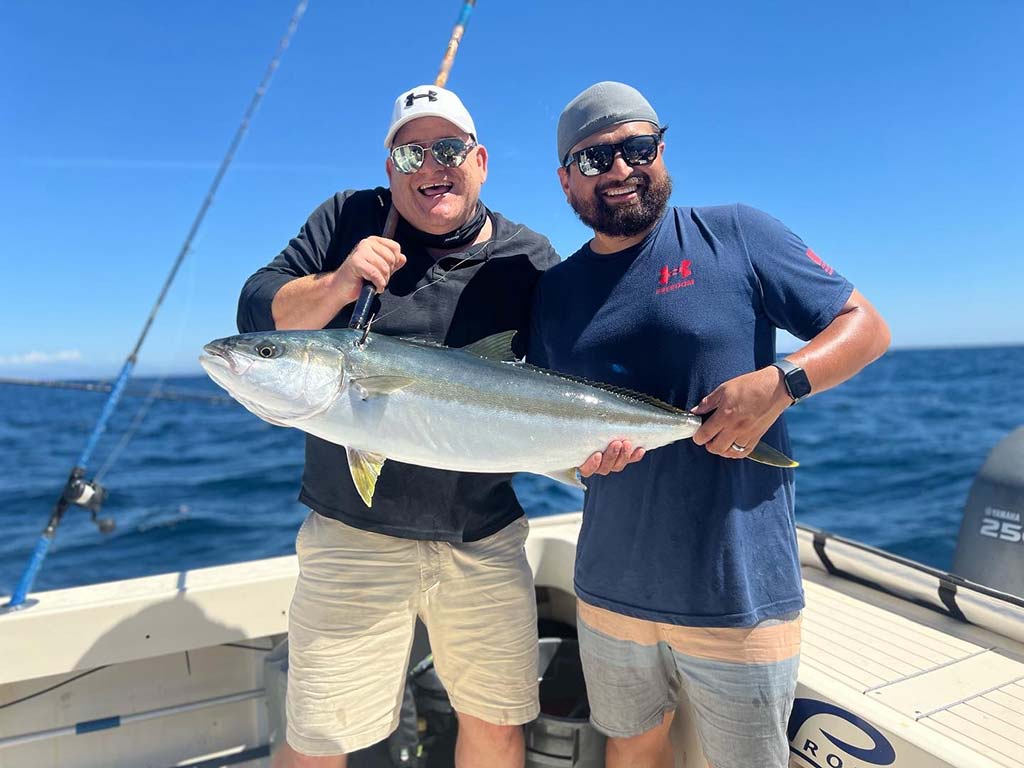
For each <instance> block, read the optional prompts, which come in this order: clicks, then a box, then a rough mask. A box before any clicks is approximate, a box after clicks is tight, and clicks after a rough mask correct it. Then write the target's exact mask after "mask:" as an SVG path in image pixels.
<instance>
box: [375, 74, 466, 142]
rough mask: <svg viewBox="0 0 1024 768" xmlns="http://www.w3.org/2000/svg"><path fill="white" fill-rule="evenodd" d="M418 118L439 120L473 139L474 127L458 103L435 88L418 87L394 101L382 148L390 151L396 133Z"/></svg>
mask: <svg viewBox="0 0 1024 768" xmlns="http://www.w3.org/2000/svg"><path fill="white" fill-rule="evenodd" d="M418 117H441V118H444V119H445V120H447V121H448V122H449V123H452V124H453V125H455V126H456V127H458V128H461V129H462V130H463V131H465V132H466V133H469V134H472V136H473V138H476V126H475V125H474V124H473V118H472V117H470V116H469V111H468V110H467V109H466V107H465V106H464V105H463V103H462V100H461V99H459V97H458V96H456V95H455V94H454V93H452V92H451V91H449V90H446V89H444V88H441V87H440V86H437V85H418V86H416V87H415V88H413V89H412V90H411V91H404V92H403V93H402V94H401V95H400V96H399V97H398V98H397V99H395V108H394V109H393V110H392V111H391V126H390V127H389V128H388V135H387V136H385V137H384V148H385V149H391V142H392V141H393V140H394V138H395V134H396V133H398V129H399V128H401V127H402V126H403V125H405V124H406V123H408V122H409V121H410V120H415V119H416V118H418Z"/></svg>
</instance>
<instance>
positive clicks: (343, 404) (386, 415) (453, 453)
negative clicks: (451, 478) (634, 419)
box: [294, 391, 693, 474]
mask: <svg viewBox="0 0 1024 768" xmlns="http://www.w3.org/2000/svg"><path fill="white" fill-rule="evenodd" d="M294 426H296V427H298V428H299V429H302V430H303V431H306V432H309V433H310V434H314V435H316V436H317V437H320V438H322V439H324V440H328V441H329V442H332V443H337V444H339V445H345V446H348V447H350V448H356V449H359V450H362V451H369V452H371V453H376V454H379V455H382V456H385V457H387V458H388V459H393V460H395V461H401V462H404V463H407V464H418V465H421V466H427V467H435V468H438V469H450V470H457V471H463V472H535V473H540V474H543V473H546V472H552V471H557V470H563V469H567V468H569V467H575V466H579V465H580V464H582V463H583V462H584V461H585V460H586V459H587V457H589V456H590V455H591V454H592V453H594V452H595V451H601V450H604V449H605V448H606V447H607V445H608V443H610V442H611V441H612V440H616V439H628V440H629V441H630V442H631V443H632V444H633V445H634V446H636V447H640V446H642V447H645V448H648V449H653V448H658V447H660V446H662V445H667V444H668V443H671V442H674V441H676V440H680V439H683V438H686V437H690V436H691V435H692V433H693V428H692V426H691V425H688V424H686V423H677V424H666V423H660V424H659V423H651V424H649V425H645V424H639V425H638V424H629V425H627V424H625V423H622V422H621V421H616V420H614V419H599V418H594V417H582V418H580V417H572V416H559V415H554V414H550V413H548V414H544V413H524V412H523V411H519V410H515V409H511V408H502V407H495V406H494V405H493V404H487V403H483V404H472V403H470V404H466V403H459V402H452V401H445V400H440V399H427V398H422V397H417V396H410V395H408V394H406V393H403V392H398V393H395V394H391V395H387V396H384V397H371V398H369V399H367V400H362V399H360V398H359V397H358V395H355V394H354V393H352V392H351V391H349V392H346V393H343V395H342V396H341V397H340V398H339V399H338V401H337V402H336V403H335V404H334V405H333V406H332V407H331V408H330V409H328V410H327V411H326V412H324V413H323V414H321V415H320V416H317V417H314V418H313V419H310V420H309V421H308V422H306V423H296V424H294Z"/></svg>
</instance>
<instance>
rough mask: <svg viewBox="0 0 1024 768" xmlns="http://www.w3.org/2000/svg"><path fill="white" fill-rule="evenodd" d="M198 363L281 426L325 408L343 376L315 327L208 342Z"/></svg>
mask: <svg viewBox="0 0 1024 768" xmlns="http://www.w3.org/2000/svg"><path fill="white" fill-rule="evenodd" d="M199 363H200V365H202V366H203V369H204V370H205V371H206V373H207V374H208V375H209V376H210V378H211V379H213V380H214V381H215V382H217V384H219V385H220V386H221V387H223V388H224V389H226V390H227V391H228V393H229V394H230V395H231V396H232V397H233V398H234V399H235V400H237V401H238V402H240V403H241V404H242V405H244V406H245V407H246V408H247V409H248V410H250V411H252V412H253V413H255V414H256V415H257V416H259V417H260V418H261V419H264V420H265V421H269V422H271V423H272V424H278V425H280V426H291V425H292V424H293V423H294V422H299V421H302V420H304V419H308V418H310V417H312V416H315V415H317V414H319V413H322V412H323V411H325V410H327V408H329V407H330V406H331V404H332V403H333V402H334V401H335V400H336V399H337V397H338V394H339V392H340V391H341V388H342V382H343V380H344V357H343V355H342V354H341V352H340V350H339V349H338V347H337V345H336V344H335V343H333V342H332V340H331V339H330V338H329V337H325V336H324V335H323V334H318V333H317V332H315V331H271V332H268V333H244V334H240V335H238V336H229V337H227V338H223V339H217V340H216V341H211V342H210V343H209V344H207V345H206V346H204V347H203V354H202V355H200V357H199Z"/></svg>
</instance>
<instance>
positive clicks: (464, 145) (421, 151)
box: [391, 137, 477, 174]
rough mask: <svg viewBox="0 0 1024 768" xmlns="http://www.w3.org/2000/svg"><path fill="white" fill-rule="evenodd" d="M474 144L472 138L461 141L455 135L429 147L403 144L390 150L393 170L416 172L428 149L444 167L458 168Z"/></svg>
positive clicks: (420, 166)
mask: <svg viewBox="0 0 1024 768" xmlns="http://www.w3.org/2000/svg"><path fill="white" fill-rule="evenodd" d="M476 145H477V144H476V142H475V141H473V140H472V139H470V140H469V141H463V140H462V139H459V138H456V137H451V138H447V139H438V140H437V141H435V142H434V143H433V144H431V145H430V146H429V147H424V146H423V145H421V144H403V145H402V146H400V147H395V148H394V149H392V150H391V162H392V163H394V164H395V170H396V171H398V172H399V173H405V174H410V173H416V171H418V170H419V169H420V168H422V167H423V161H424V160H426V158H427V150H428V149H429V150H430V154H432V155H433V156H434V159H435V160H437V162H438V163H440V164H441V165H443V166H444V167H445V168H458V167H459V166H460V165H462V163H463V162H464V161H465V159H466V155H468V154H469V152H470V150H472V149H473V147H475V146H476Z"/></svg>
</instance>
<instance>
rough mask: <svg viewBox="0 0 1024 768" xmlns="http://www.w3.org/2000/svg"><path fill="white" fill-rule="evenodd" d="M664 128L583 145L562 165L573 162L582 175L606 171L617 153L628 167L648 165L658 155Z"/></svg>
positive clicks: (610, 166)
mask: <svg viewBox="0 0 1024 768" xmlns="http://www.w3.org/2000/svg"><path fill="white" fill-rule="evenodd" d="M666 130H667V129H666V128H662V129H661V130H660V131H658V132H657V133H651V134H645V135H643V136H630V137H629V138H628V139H626V140H624V141H620V142H619V143H618V144H595V145H594V146H592V147H585V148H584V149H581V150H579V151H577V152H573V153H572V154H571V155H569V156H568V157H566V158H565V162H564V163H563V165H564V166H565V167H566V168H568V167H569V166H571V165H572V164H573V163H575V164H576V167H577V168H579V169H580V173H582V174H583V175H584V176H600V175H601V174H602V173H608V171H610V170H611V168H612V166H613V165H614V164H615V156H616V155H618V154H621V155H622V159H623V160H624V161H625V163H626V165H628V166H629V167H630V168H635V167H636V166H638V165H650V164H651V163H653V162H654V161H655V160H656V159H657V157H658V147H659V146H660V145H661V138H662V136H664V135H665V131H666Z"/></svg>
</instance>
